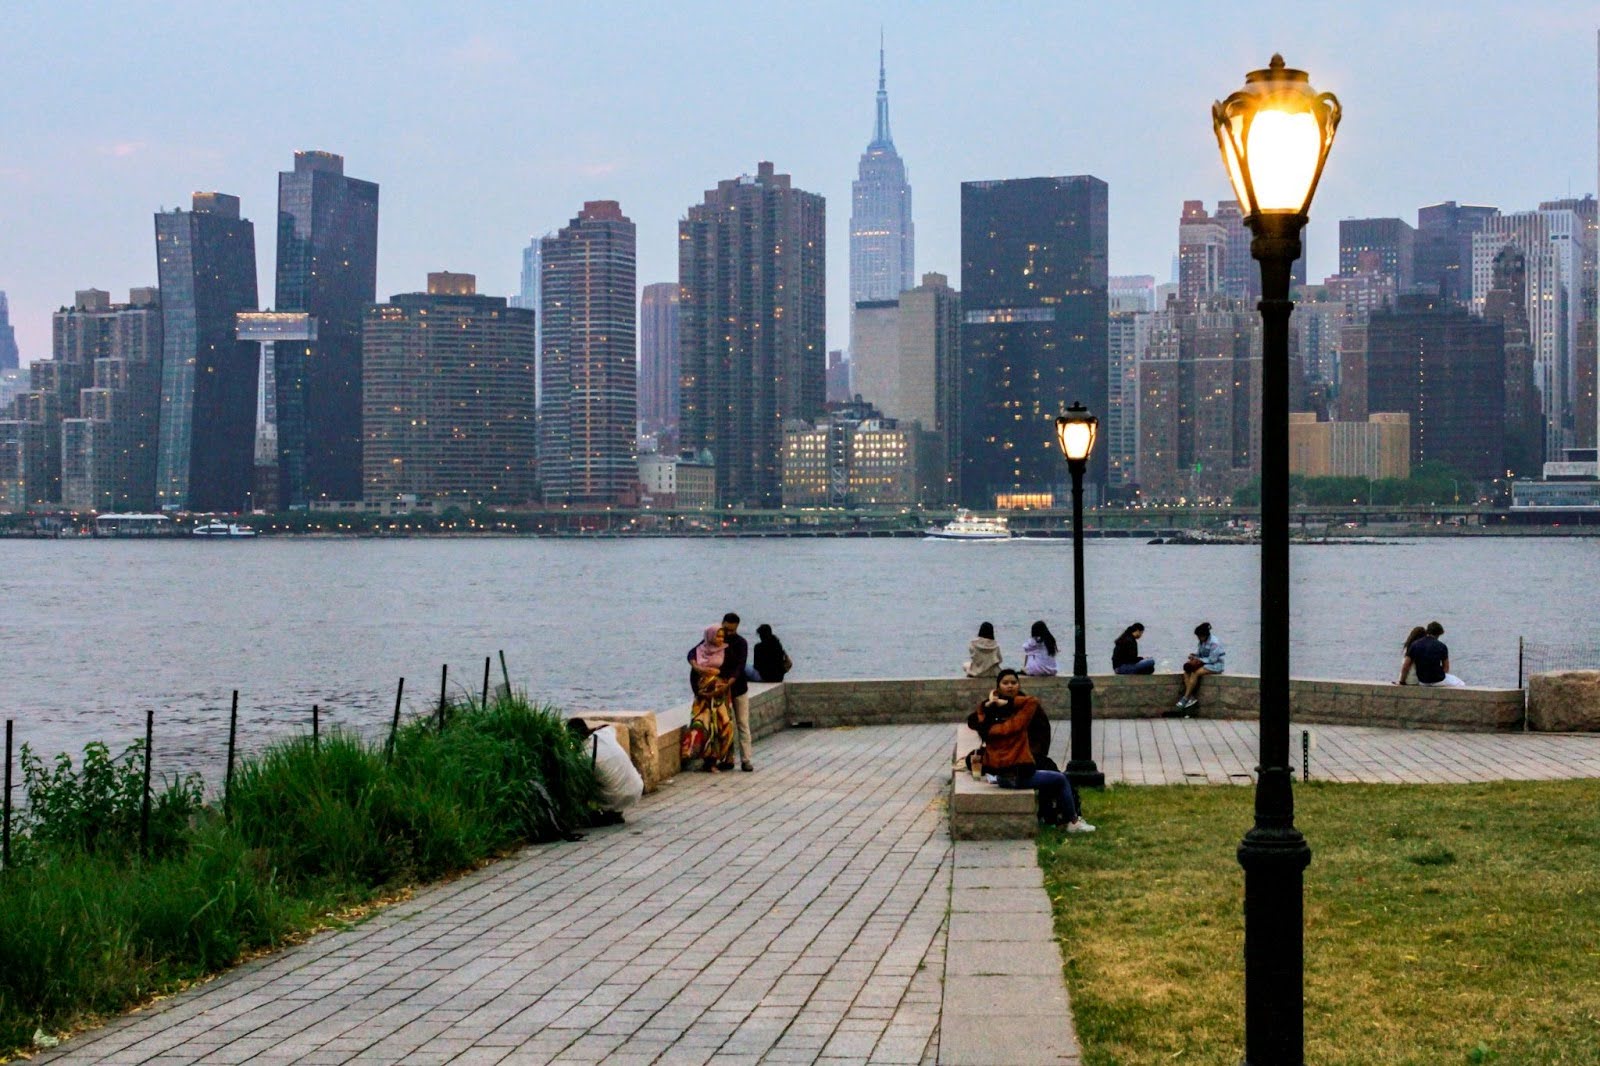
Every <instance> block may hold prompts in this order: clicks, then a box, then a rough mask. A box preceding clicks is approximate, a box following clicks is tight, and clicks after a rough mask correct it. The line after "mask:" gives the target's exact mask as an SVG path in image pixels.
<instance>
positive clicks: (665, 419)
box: [639, 281, 679, 453]
mask: <svg viewBox="0 0 1600 1066" xmlns="http://www.w3.org/2000/svg"><path fill="white" fill-rule="evenodd" d="M678 344H679V341H678V283H677V282H675V281H663V282H658V283H656V284H654V285H646V286H645V287H644V293H643V295H641V296H640V297H639V433H640V435H641V436H648V437H653V438H655V441H656V450H657V451H659V452H664V453H674V452H676V451H677V450H678V444H677V441H678Z"/></svg>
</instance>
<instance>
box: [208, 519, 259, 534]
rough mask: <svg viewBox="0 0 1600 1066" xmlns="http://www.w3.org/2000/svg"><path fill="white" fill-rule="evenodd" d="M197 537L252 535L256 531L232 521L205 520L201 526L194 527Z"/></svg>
mask: <svg viewBox="0 0 1600 1066" xmlns="http://www.w3.org/2000/svg"><path fill="white" fill-rule="evenodd" d="M194 535H195V536H197V537H253V536H255V535H256V531H255V530H253V529H251V528H250V527H249V526H240V525H235V524H234V523H232V522H207V523H206V524H205V525H203V526H195V527H194Z"/></svg>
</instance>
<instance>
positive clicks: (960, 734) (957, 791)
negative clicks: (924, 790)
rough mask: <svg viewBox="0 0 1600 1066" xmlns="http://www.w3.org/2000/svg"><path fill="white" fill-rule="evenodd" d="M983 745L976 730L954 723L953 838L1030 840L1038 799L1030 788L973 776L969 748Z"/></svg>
mask: <svg viewBox="0 0 1600 1066" xmlns="http://www.w3.org/2000/svg"><path fill="white" fill-rule="evenodd" d="M982 745H983V741H981V740H980V739H979V738H978V734H977V733H975V732H973V731H972V730H971V729H969V728H967V727H966V726H965V725H958V726H956V743H955V748H954V751H953V758H952V760H951V769H950V838H951V839H952V840H1022V839H1029V840H1031V839H1032V838H1033V836H1034V834H1035V833H1037V832H1038V831H1039V799H1038V796H1037V795H1036V794H1035V793H1034V791H1033V790H1032V789H1031V788H1022V789H1011V788H1001V787H1000V786H999V785H994V784H990V783H989V782H988V781H983V780H980V779H978V778H976V777H973V776H972V772H971V771H970V770H968V769H967V763H966V757H967V753H968V752H972V751H976V750H977V749H978V748H979V747H981V746H982Z"/></svg>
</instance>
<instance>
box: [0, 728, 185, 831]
mask: <svg viewBox="0 0 1600 1066" xmlns="http://www.w3.org/2000/svg"><path fill="white" fill-rule="evenodd" d="M21 763H22V785H23V790H24V792H25V793H26V795H27V800H28V802H27V804H26V805H25V808H24V811H23V812H22V817H21V818H20V819H19V825H18V828H19V833H20V834H23V835H26V837H27V839H28V842H29V846H28V848H27V849H26V853H27V854H28V855H29V857H30V858H34V859H37V858H39V857H41V856H43V855H47V854H50V853H52V852H67V853H70V852H75V851H82V852H85V853H89V854H95V853H100V852H105V853H109V854H120V855H131V854H133V853H134V852H136V851H137V850H138V848H139V837H140V822H141V817H142V809H143V805H144V770H145V755H144V741H142V740H138V741H134V742H133V743H132V744H130V745H128V747H127V749H126V750H124V751H123V753H122V754H121V755H120V756H118V757H116V758H112V757H111V751H110V749H109V748H107V747H106V745H104V744H102V743H100V742H99V741H94V742H91V743H89V744H87V745H85V746H84V749H83V760H82V762H81V763H80V764H79V766H78V767H76V768H74V766H73V763H72V757H71V756H70V755H68V754H67V753H66V752H62V753H61V754H59V755H57V756H56V760H55V765H54V767H53V768H47V767H46V766H45V765H44V762H43V760H41V759H40V758H39V757H38V756H37V755H35V754H34V752H33V750H32V749H31V748H30V747H29V746H28V745H26V744H24V745H23V746H22V759H21ZM151 792H152V796H151V803H150V853H151V854H152V855H157V856H159V855H166V854H168V853H170V852H172V851H174V850H177V849H181V848H182V847H183V846H184V845H183V835H184V830H185V828H186V827H187V825H188V823H189V820H190V819H191V818H193V817H194V815H195V813H196V812H197V811H198V810H199V809H200V807H201V804H202V803H203V801H204V799H203V797H204V784H203V782H202V781H201V779H200V776H199V775H198V774H189V775H186V776H183V777H172V778H169V779H168V780H167V781H166V782H164V783H163V785H162V786H161V788H160V789H159V790H157V789H156V788H154V787H152V789H151Z"/></svg>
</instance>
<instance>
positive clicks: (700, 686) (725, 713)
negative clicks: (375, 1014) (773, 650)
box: [678, 611, 755, 774]
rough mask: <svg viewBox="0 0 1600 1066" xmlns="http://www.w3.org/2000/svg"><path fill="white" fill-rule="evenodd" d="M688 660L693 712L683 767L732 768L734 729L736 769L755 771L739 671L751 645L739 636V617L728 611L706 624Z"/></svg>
mask: <svg viewBox="0 0 1600 1066" xmlns="http://www.w3.org/2000/svg"><path fill="white" fill-rule="evenodd" d="M688 658H689V670H690V673H689V686H690V688H691V689H693V691H694V709H693V710H692V711H691V712H690V715H689V726H688V728H687V729H685V730H684V731H683V741H682V744H681V745H680V747H679V752H678V754H679V756H680V757H681V758H682V760H683V762H684V763H686V764H688V763H692V762H693V761H694V760H695V759H699V760H701V766H700V768H701V769H702V770H705V771H706V772H707V773H713V774H714V773H719V772H721V771H723V770H732V769H733V745H734V736H735V732H736V731H737V734H738V742H739V760H740V761H739V769H741V770H743V771H744V772H745V773H750V772H751V771H752V770H754V769H755V764H754V763H752V762H751V761H750V755H751V751H752V749H753V748H754V746H755V745H754V743H753V742H752V741H751V739H750V684H749V682H748V681H746V680H745V672H744V668H745V663H746V662H748V661H749V658H750V645H749V644H748V643H747V642H746V641H745V639H744V638H743V637H741V636H740V635H739V616H738V615H736V614H734V613H733V612H732V611H729V612H728V613H727V614H725V615H723V616H722V622H721V623H720V624H718V625H714V626H708V627H707V628H706V632H705V639H704V640H702V641H701V642H700V643H699V644H696V645H695V646H694V647H692V648H690V649H689V656H688Z"/></svg>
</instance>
